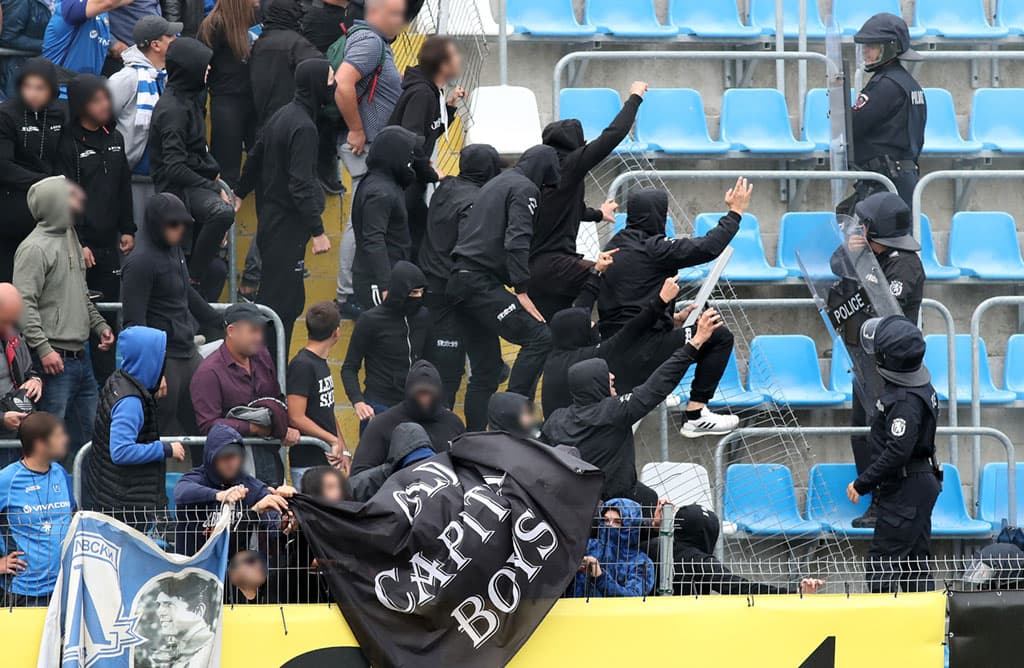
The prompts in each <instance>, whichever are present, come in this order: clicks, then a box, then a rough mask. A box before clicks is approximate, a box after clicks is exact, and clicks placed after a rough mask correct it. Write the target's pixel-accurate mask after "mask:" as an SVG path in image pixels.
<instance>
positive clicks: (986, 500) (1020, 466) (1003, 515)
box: [978, 462, 1024, 527]
mask: <svg viewBox="0 0 1024 668" xmlns="http://www.w3.org/2000/svg"><path fill="white" fill-rule="evenodd" d="M1008 470H1009V469H1008V468H1007V466H1006V462H989V463H988V464H985V467H984V468H982V469H981V482H980V483H979V485H978V519H979V520H984V521H986V522H991V523H992V525H993V526H994V527H999V525H1000V524H1002V522H1003V520H1008V519H1009V515H1010V512H1009V509H1010V505H1009V498H1010V497H1009V492H1008V491H1007V485H1008V484H1009V481H1008V480H1007V474H1006V472H1007V471H1008ZM1014 472H1015V473H1016V483H1017V524H1020V523H1021V522H1022V521H1024V493H1022V492H1024V462H1017V464H1016V465H1015V466H1014Z"/></svg>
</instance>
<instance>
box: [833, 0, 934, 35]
mask: <svg viewBox="0 0 1024 668" xmlns="http://www.w3.org/2000/svg"><path fill="white" fill-rule="evenodd" d="M921 1H923V0H918V2H921ZM882 12H886V13H889V14H895V15H896V16H902V15H903V12H902V10H901V9H900V0H832V17H833V18H834V19H835V21H836V23H837V24H839V29H840V30H841V31H842V33H843V35H845V36H847V37H852V36H853V35H854V34H855V33H856V32H857V31H858V30H860V28H861V26H863V25H864V22H865V21H867V20H868V19H869V18H871V17H872V16H874V15H875V14H880V13H882ZM909 28H910V37H911V38H912V39H918V38H920V37H924V34H925V30H924V28H922V27H920V26H916V25H914V26H909Z"/></svg>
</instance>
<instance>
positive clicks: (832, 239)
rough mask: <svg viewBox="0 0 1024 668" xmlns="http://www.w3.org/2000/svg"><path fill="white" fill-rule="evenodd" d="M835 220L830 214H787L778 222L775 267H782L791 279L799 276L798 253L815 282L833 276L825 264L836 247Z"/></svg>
mask: <svg viewBox="0 0 1024 668" xmlns="http://www.w3.org/2000/svg"><path fill="white" fill-rule="evenodd" d="M835 220H836V216H835V214H834V213H832V212H829V211H814V212H805V211H798V212H789V213H786V214H783V216H782V219H781V220H780V221H779V248H778V259H777V260H776V262H775V264H776V266H779V267H785V268H786V269H787V270H788V271H789V275H790V276H801V275H803V272H801V271H800V263H799V262H797V250H801V251H803V252H801V257H802V258H803V261H804V262H805V263H810V264H807V271H808V272H810V274H811V276H812V277H814V278H816V279H817V278H827V277H829V276H834V274H833V273H832V269H831V268H830V267H829V264H828V260H829V258H831V257H832V253H833V252H834V251H835V249H836V248H838V247H839V244H840V243H841V240H840V239H839V237H838V234H839V232H838V227H837V226H836V224H835Z"/></svg>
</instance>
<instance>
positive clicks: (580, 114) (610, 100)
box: [558, 88, 649, 153]
mask: <svg viewBox="0 0 1024 668" xmlns="http://www.w3.org/2000/svg"><path fill="white" fill-rule="evenodd" d="M621 110H622V99H621V98H619V93H618V91H615V90H612V89H611V88H563V89H562V90H561V91H560V92H559V94H558V115H559V117H560V118H563V119H564V118H575V119H577V120H579V122H580V125H582V126H583V138H584V139H586V140H587V141H591V140H592V139H596V138H597V137H598V136H600V134H601V133H602V132H603V131H604V129H605V128H607V127H608V124H609V123H611V122H612V120H614V119H615V116H616V115H617V114H618V113H619V111H621ZM648 149H649V147H648V146H647V145H646V144H641V143H639V142H635V141H633V140H632V139H630V138H629V137H628V136H627V137H626V138H625V139H623V140H622V143H620V144H619V145H618V147H617V148H616V149H615V150H616V151H617V152H622V151H626V152H637V153H639V152H643V151H646V150H648Z"/></svg>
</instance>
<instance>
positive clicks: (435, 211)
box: [419, 144, 501, 293]
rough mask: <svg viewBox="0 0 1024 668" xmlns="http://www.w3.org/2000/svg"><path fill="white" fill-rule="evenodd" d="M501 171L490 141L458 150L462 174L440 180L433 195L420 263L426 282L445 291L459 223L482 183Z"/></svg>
mask: <svg viewBox="0 0 1024 668" xmlns="http://www.w3.org/2000/svg"><path fill="white" fill-rule="evenodd" d="M500 171H501V156H499V155H498V151H497V150H496V149H495V148H494V147H493V146H491V145H490V144H470V145H469V146H466V147H464V148H463V149H462V151H461V152H460V153H459V175H458V176H452V177H449V178H447V179H445V180H444V181H442V182H441V184H440V185H439V186H437V190H435V191H434V196H433V197H431V198H430V209H429V210H428V212H427V229H426V234H425V236H424V238H423V239H424V241H423V246H422V247H421V248H420V255H419V263H420V268H421V269H422V270H423V273H424V274H426V276H427V283H428V284H430V285H431V287H432V288H433V289H435V290H439V291H440V292H442V293H443V292H444V285H445V284H446V283H447V282H448V279H449V278H450V277H451V275H452V249H453V248H455V242H456V240H457V239H458V237H459V226H460V225H461V224H462V221H464V220H465V219H466V216H467V215H469V210H470V209H472V208H473V202H475V201H476V196H477V193H478V192H480V188H481V186H483V185H484V184H485V183H487V182H488V181H490V180H491V179H493V178H494V177H495V176H497V175H498V173H499V172H500Z"/></svg>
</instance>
